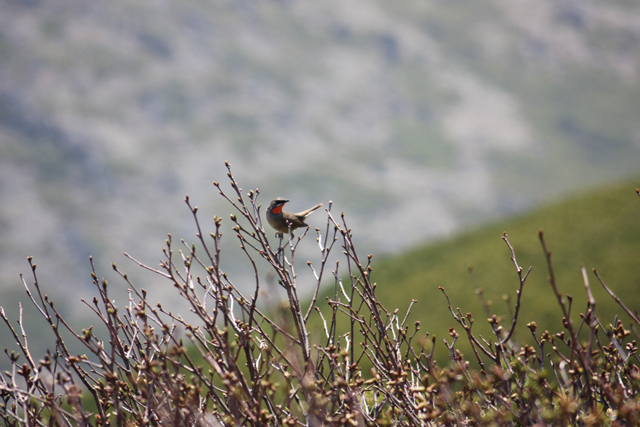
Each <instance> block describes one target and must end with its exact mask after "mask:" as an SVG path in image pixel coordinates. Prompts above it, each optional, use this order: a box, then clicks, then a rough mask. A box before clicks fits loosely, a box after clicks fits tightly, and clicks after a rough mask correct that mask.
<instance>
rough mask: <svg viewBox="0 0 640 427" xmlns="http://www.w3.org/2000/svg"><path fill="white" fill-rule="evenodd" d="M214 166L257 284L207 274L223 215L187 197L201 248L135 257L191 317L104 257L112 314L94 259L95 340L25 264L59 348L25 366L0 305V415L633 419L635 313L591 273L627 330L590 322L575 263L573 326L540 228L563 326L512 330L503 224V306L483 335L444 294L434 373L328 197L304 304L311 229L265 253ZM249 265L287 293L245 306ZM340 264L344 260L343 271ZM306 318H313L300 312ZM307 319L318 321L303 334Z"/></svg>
mask: <svg viewBox="0 0 640 427" xmlns="http://www.w3.org/2000/svg"><path fill="white" fill-rule="evenodd" d="M227 167H228V168H229V173H228V176H229V179H230V183H231V187H232V189H233V193H235V194H234V195H229V194H227V193H225V192H224V191H223V190H222V189H221V187H220V186H219V184H218V183H214V185H215V186H216V187H217V188H218V190H219V191H220V194H221V196H222V197H224V198H225V199H226V200H227V201H228V202H229V203H230V204H231V205H232V206H233V207H234V208H235V209H236V211H237V214H235V215H232V216H231V221H232V222H233V224H234V228H233V229H234V231H235V233H236V236H237V238H238V242H239V245H240V247H241V249H242V251H243V252H244V254H246V256H247V259H248V260H249V262H250V265H251V266H252V267H253V270H254V273H255V288H254V291H253V293H252V294H251V295H244V294H243V293H242V292H241V291H240V289H239V288H238V287H237V286H236V285H235V284H234V283H233V281H232V279H231V278H230V277H228V276H227V275H226V274H225V273H224V272H223V271H221V270H220V268H219V265H220V263H219V261H220V253H221V247H220V238H221V223H222V221H221V220H220V219H219V218H217V217H216V219H215V231H214V232H213V233H211V234H210V235H208V236H205V235H203V233H202V230H201V227H200V223H199V220H198V216H197V211H198V208H197V207H192V205H191V204H190V201H189V198H188V197H187V198H186V203H187V205H188V207H189V209H190V210H191V212H192V214H193V219H194V221H195V224H196V226H197V230H198V233H197V238H198V240H199V244H198V245H192V246H187V245H185V247H186V250H185V251H184V252H183V251H181V250H180V251H178V252H176V249H174V245H173V240H172V238H171V236H170V235H169V238H168V240H167V246H166V248H164V255H165V259H164V261H163V262H161V264H160V267H159V268H153V267H150V266H146V265H143V264H141V263H138V264H140V265H141V266H142V267H143V268H146V269H148V270H151V271H152V272H153V273H155V274H156V275H158V276H159V277H161V278H162V279H163V280H166V281H168V282H170V283H171V284H172V285H173V286H174V287H175V291H176V293H177V295H179V296H180V297H181V298H183V299H184V300H185V301H186V302H187V303H188V304H189V307H190V310H191V311H192V312H193V315H192V316H191V317H193V318H194V319H195V321H192V320H189V321H188V320H186V318H185V317H182V316H180V315H178V314H174V313H172V312H171V311H169V310H168V309H167V308H165V307H163V306H162V305H160V304H157V305H153V304H150V303H149V302H148V299H147V292H146V290H144V289H140V288H138V287H137V286H136V285H134V284H133V283H131V281H130V280H129V278H128V277H127V275H126V274H124V273H121V272H120V271H119V270H118V268H117V267H116V266H115V265H114V266H113V268H114V270H115V271H116V272H118V274H120V276H121V277H122V280H124V281H125V282H126V284H127V286H128V287H129V288H130V295H131V296H130V298H129V301H128V302H127V304H126V305H125V308H124V309H121V308H119V307H117V306H116V305H115V303H114V301H112V300H111V299H110V298H109V296H108V293H107V289H108V288H107V283H106V281H105V280H104V279H103V280H99V278H98V276H97V275H96V273H95V269H94V270H93V272H92V277H93V282H94V284H95V286H96V290H97V292H98V296H97V297H95V298H94V300H93V304H92V309H93V311H94V313H95V316H96V317H97V318H98V319H99V320H100V322H101V323H103V324H104V326H105V327H106V330H107V335H106V336H105V337H99V336H97V335H98V334H97V333H94V331H93V329H92V328H87V329H83V330H82V331H81V332H76V331H74V330H73V329H72V328H71V327H70V326H69V325H68V324H67V322H66V321H65V320H64V319H63V318H62V316H60V315H59V313H58V311H57V310H56V308H55V307H54V304H53V301H51V300H50V299H49V298H48V297H47V296H46V295H45V294H43V292H42V290H41V288H40V285H39V283H38V278H37V276H36V273H35V270H36V268H35V264H33V263H32V260H31V259H29V262H30V263H31V266H32V274H33V288H34V290H35V292H34V293H32V292H31V291H30V288H29V287H28V286H27V293H28V295H29V297H30V298H31V302H32V303H33V304H34V305H35V306H36V307H37V308H38V309H39V312H40V313H41V314H42V316H43V318H44V319H45V320H46V322H47V323H48V324H49V326H50V327H51V330H52V332H53V334H55V337H56V347H55V349H53V350H51V351H50V352H48V353H47V355H46V356H45V357H44V358H43V359H42V360H39V361H37V362H36V361H35V360H34V358H33V357H32V355H31V353H30V350H29V347H28V343H27V339H26V334H25V333H24V331H23V330H20V329H21V325H22V323H21V320H20V321H19V326H20V328H18V329H15V328H14V327H13V326H12V324H11V323H10V321H9V320H8V319H7V317H6V315H5V314H4V310H1V308H0V315H1V316H2V318H3V319H4V321H5V323H6V325H7V327H8V328H9V330H10V332H11V333H12V334H13V336H14V338H15V340H16V342H17V344H18V349H19V351H18V352H12V353H11V354H9V353H8V352H7V355H8V357H9V358H10V361H11V364H12V367H13V370H12V371H11V372H5V373H4V374H3V375H2V376H1V377H0V418H2V420H3V421H4V423H5V425H7V426H23V425H24V426H27V425H28V426H32V425H61V426H63V425H64V426H66V425H74V426H75V425H91V426H101V425H119V426H120V425H140V426H147V425H153V426H169V425H174V426H186V425H197V426H208V425H211V426H218V425H255V426H262V425H265V426H268V425H278V426H280V425H308V426H319V425H391V424H393V425H474V426H485V425H486V426H489V425H518V426H525V425H527V426H528V425H541V426H542V425H554V426H563V425H584V426H587V425H612V426H613V425H615V426H618V425H619V426H627V425H628V426H631V425H638V423H640V405H639V399H638V392H639V391H640V371H639V369H638V367H637V366H636V365H635V364H634V363H637V361H638V355H637V346H636V341H635V340H632V339H631V337H632V334H633V335H636V336H637V329H636V328H637V325H639V324H640V319H638V315H637V313H635V312H632V311H631V310H630V309H628V308H627V307H625V306H624V304H623V303H622V301H620V299H619V298H618V297H617V296H615V295H614V294H613V292H611V290H609V289H608V287H606V285H605V283H604V282H603V281H602V280H601V278H600V277H599V276H598V274H597V272H595V271H594V273H595V277H596V278H597V280H598V281H599V282H600V284H601V285H602V286H603V287H604V288H605V289H606V290H607V292H608V293H609V294H610V295H611V296H612V297H613V298H614V299H615V300H616V301H617V302H618V303H619V305H620V307H621V309H622V310H623V311H624V312H626V314H628V315H629V316H630V318H631V319H632V321H633V322H634V324H633V327H632V328H631V330H627V329H625V327H624V325H623V323H622V322H621V321H619V320H618V321H616V322H615V324H614V325H608V326H605V325H603V324H601V322H600V321H599V319H598V317H597V315H596V301H595V300H594V298H593V296H592V293H591V288H590V284H589V279H588V274H587V272H586V270H585V269H584V267H583V268H582V270H583V277H584V284H585V291H586V293H587V295H588V297H589V298H588V304H587V307H586V308H585V310H584V313H581V314H580V322H577V323H574V322H573V321H572V320H571V310H572V299H571V297H569V296H568V295H563V294H562V293H561V292H560V290H559V289H558V287H557V284H556V282H555V278H554V271H553V265H552V262H551V252H550V251H549V250H548V249H547V247H546V243H545V240H544V235H543V233H542V232H540V241H541V244H542V248H543V251H544V253H545V255H546V259H547V268H548V271H549V282H550V284H551V286H552V288H553V291H554V294H555V296H556V300H557V304H558V307H559V309H560V310H561V312H562V315H563V322H562V325H561V327H560V328H559V331H560V332H558V333H555V334H552V333H550V332H549V331H546V330H545V331H543V332H540V331H538V330H537V327H536V324H535V323H534V322H532V323H529V324H527V325H526V326H527V328H528V329H529V331H530V333H531V334H532V336H533V339H534V341H535V343H536V345H535V346H529V345H522V346H521V345H519V344H518V343H517V342H515V341H514V339H513V336H514V331H515V330H516V328H518V327H521V325H519V324H518V314H519V310H520V307H521V304H524V303H526V300H525V299H524V298H523V290H524V288H525V283H526V279H527V274H528V271H525V270H524V269H523V268H522V267H520V266H519V265H518V262H517V259H516V254H515V252H514V250H513V248H512V246H511V244H510V243H509V240H508V236H507V235H506V233H505V234H504V236H503V239H504V241H505V243H506V245H507V246H508V248H509V249H510V250H511V259H512V261H513V264H514V267H515V272H516V274H517V275H518V277H519V279H520V289H519V291H518V295H517V299H516V302H515V307H514V310H513V316H512V317H511V318H510V319H502V318H500V317H498V316H495V315H492V314H491V312H490V311H489V306H485V307H486V310H487V315H488V320H489V323H490V325H491V327H492V330H493V337H492V338H490V339H488V340H487V339H485V338H483V337H481V336H478V335H476V334H475V333H474V331H473V323H474V319H473V318H472V316H471V315H470V314H463V313H462V312H461V311H460V310H459V309H457V310H455V309H453V308H452V307H451V305H450V304H449V310H450V312H451V315H452V316H453V319H454V321H455V322H456V323H457V324H458V325H459V328H461V329H460V330H461V331H462V334H463V335H464V336H465V337H466V339H468V340H469V342H470V343H471V346H472V349H473V354H472V357H471V358H465V356H464V355H463V354H462V353H460V351H459V350H457V349H456V342H457V340H458V339H459V338H460V334H459V333H458V332H457V331H456V329H454V328H451V329H450V330H449V335H450V337H449V338H448V339H447V340H444V345H446V347H447V348H448V350H449V353H450V356H451V357H450V362H447V364H446V365H447V366H442V367H441V366H438V364H437V363H436V361H435V359H434V357H433V349H434V346H435V345H436V340H435V338H434V337H430V336H429V334H428V333H424V332H422V331H421V329H420V324H419V322H416V323H414V324H412V325H409V324H407V318H408V315H409V312H407V313H406V314H401V313H398V310H395V311H390V310H388V309H386V308H385V307H384V306H383V305H382V304H381V303H380V301H379V300H378V299H377V297H376V284H375V283H373V282H372V280H371V273H372V268H371V259H372V257H371V255H369V256H367V257H366V258H363V259H361V258H360V257H359V255H358V254H357V252H356V249H355V247H354V245H353V240H352V235H351V230H350V229H349V228H348V226H347V224H346V221H345V218H344V215H341V216H340V217H339V218H336V217H334V215H333V214H332V212H331V204H330V205H329V208H328V209H327V210H326V212H327V218H328V220H327V226H326V229H325V230H323V232H321V230H320V229H316V230H315V231H316V234H317V242H318V245H319V248H320V261H319V263H318V264H317V265H313V264H312V263H311V262H308V263H307V264H308V267H309V268H310V271H311V272H312V273H313V275H314V277H315V280H316V285H315V292H314V294H313V296H312V297H311V301H310V302H308V303H304V302H303V301H302V300H301V298H300V297H299V295H298V282H297V273H296V268H295V266H294V259H295V254H296V249H297V248H298V245H299V244H300V242H301V241H302V240H303V239H304V238H305V237H306V236H307V234H308V232H309V229H307V230H306V231H304V232H303V233H302V235H301V236H299V237H294V236H293V235H292V234H289V236H288V237H289V238H288V240H286V241H285V240H283V237H282V236H280V238H279V240H278V244H277V247H275V248H274V247H272V246H271V244H270V243H269V239H268V237H267V236H268V235H269V234H271V231H268V230H265V228H264V226H263V223H262V218H261V216H260V210H261V206H260V205H259V204H258V196H259V194H260V193H259V191H258V190H255V191H250V192H249V193H248V194H247V195H245V194H243V193H242V190H241V189H240V187H239V185H238V183H237V182H236V180H235V179H234V177H233V176H232V174H231V169H230V167H229V165H228V164H227ZM233 193H231V194H233ZM236 197H237V198H236ZM285 237H286V236H285ZM183 243H184V242H183ZM283 243H284V244H283ZM338 246H340V247H341V249H342V254H341V255H340V257H341V262H337V263H336V264H335V269H334V270H332V271H330V272H329V270H330V267H329V256H330V254H333V253H334V251H335V250H336V247H338ZM260 259H261V260H264V261H265V262H266V264H267V269H268V270H269V271H270V273H271V274H272V275H273V276H274V277H275V278H276V281H277V284H278V286H280V287H281V288H282V289H283V290H284V292H285V293H286V300H285V302H284V303H283V304H281V305H280V306H278V307H269V306H264V305H263V304H258V303H259V301H258V300H259V295H260V290H261V287H264V284H263V282H262V280H261V279H260V277H263V274H264V272H261V271H260V270H261V266H260V265H259V260H260ZM136 262H137V261H136ZM92 265H93V264H92ZM340 267H342V268H346V270H347V272H346V273H345V274H344V275H342V273H340V272H339V269H340ZM328 275H330V276H332V278H333V282H334V293H333V295H332V297H331V298H327V301H326V304H325V303H324V302H323V303H322V304H321V303H320V302H319V301H318V295H319V290H320V284H321V282H323V278H324V277H325V276H328ZM341 277H343V278H345V280H343V279H342V278H341ZM23 281H24V283H25V286H26V280H25V279H23ZM441 289H442V292H443V293H444V295H445V298H446V301H448V297H447V296H446V293H445V290H444V289H443V288H441ZM479 296H480V298H482V295H481V294H479ZM443 301H444V300H443ZM412 306H413V302H412V304H411V306H410V308H409V311H411V307H412ZM321 307H322V310H321ZM313 316H315V318H316V320H317V322H316V323H313V322H311V318H312V317H313ZM314 324H317V325H319V326H320V327H319V328H318V329H319V330H312V327H311V325H314ZM62 330H67V331H69V332H70V333H71V334H72V335H73V337H74V339H76V340H77V341H78V342H80V343H82V345H83V346H84V348H85V349H86V354H71V352H70V351H69V350H68V346H67V344H66V343H65V341H64V340H63V338H62V335H61V331H62ZM180 330H183V331H184V333H185V334H184V335H185V337H186V338H187V339H188V341H187V342H184V339H183V338H180V335H181V334H180V332H179V331H180ZM345 330H346V331H347V332H346V333H342V332H341V331H345ZM21 359H22V360H23V361H21Z"/></svg>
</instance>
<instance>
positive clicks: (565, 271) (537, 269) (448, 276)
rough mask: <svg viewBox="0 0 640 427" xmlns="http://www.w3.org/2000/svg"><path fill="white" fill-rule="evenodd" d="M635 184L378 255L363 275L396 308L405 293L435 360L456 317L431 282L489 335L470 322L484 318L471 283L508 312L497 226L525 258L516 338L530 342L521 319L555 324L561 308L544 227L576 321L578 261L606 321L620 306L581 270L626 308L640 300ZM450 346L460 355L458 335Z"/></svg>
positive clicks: (509, 274) (508, 283)
mask: <svg viewBox="0 0 640 427" xmlns="http://www.w3.org/2000/svg"><path fill="white" fill-rule="evenodd" d="M638 182H640V179H636V180H634V181H630V182H626V183H623V184H620V185H616V186H612V187H607V188H604V189H602V190H600V191H594V192H590V193H588V194H584V195H582V196H579V197H573V198H570V199H567V200H564V201H562V202H559V203H554V204H549V205H547V206H545V207H542V208H540V209H537V210H535V211H533V212H530V213H527V214H525V215H522V216H520V217H517V218H515V219H511V220H508V221H500V222H495V223H492V224H487V225H485V226H483V227H480V228H478V229H475V230H472V231H469V232H466V233H464V234H462V235H459V236H456V237H454V238H452V239H450V240H445V241H442V242H439V243H436V244H429V245H426V246H423V247H420V248H416V249H412V250H409V251H406V252H405V253H402V254H400V255H397V256H394V257H391V258H387V259H383V260H378V261H377V262H374V264H373V267H374V272H373V274H372V279H373V281H374V282H376V283H377V284H378V287H377V296H378V298H379V299H380V301H382V303H383V304H384V305H385V306H386V307H398V308H400V310H401V312H402V310H406V308H407V307H408V305H409V303H410V299H416V300H418V302H417V303H416V304H415V305H414V308H413V309H412V313H411V316H410V318H411V319H412V320H420V321H421V323H422V328H423V329H424V330H426V331H428V332H430V333H432V334H436V335H437V336H438V340H437V344H436V355H437V356H438V358H439V359H441V360H442V359H443V358H445V357H448V350H447V349H446V348H445V346H444V345H443V344H442V340H441V339H442V338H444V337H447V338H448V328H449V327H451V326H457V325H456V323H455V321H454V320H453V318H452V317H451V314H450V312H449V309H448V307H447V304H446V299H445V297H444V295H442V293H441V292H440V290H439V289H438V287H439V286H443V287H444V288H445V290H446V292H447V293H448V294H449V297H450V299H451V304H452V306H453V308H456V307H460V309H461V310H462V312H463V313H466V312H471V313H472V314H473V316H474V318H476V320H477V322H476V324H475V325H474V328H477V330H478V331H481V334H482V335H483V336H485V337H489V336H490V327H489V325H488V323H486V322H484V321H480V319H484V318H486V317H487V316H486V315H485V313H484V310H483V308H482V305H481V304H480V301H479V299H478V298H475V297H473V291H474V285H473V282H474V281H475V282H477V286H478V287H479V288H480V289H481V290H483V295H484V298H485V299H486V300H490V301H492V304H491V310H492V311H493V312H494V313H496V314H499V315H505V316H507V318H508V317H509V315H510V314H511V313H512V312H513V307H514V305H515V298H516V291H517V289H518V286H519V281H518V276H517V274H516V269H515V267H514V265H513V263H512V262H511V260H510V257H511V253H510V251H509V248H508V247H507V245H506V244H505V243H504V242H503V240H502V238H501V237H502V233H503V232H507V233H508V237H509V241H510V242H511V244H512V245H513V247H514V249H515V252H516V257H517V261H518V263H519V265H520V266H521V267H523V268H524V269H525V271H526V269H527V268H528V267H529V266H533V268H532V270H531V273H530V275H529V277H528V279H527V281H526V284H525V287H524V291H523V301H524V304H523V307H522V312H521V315H520V322H521V323H520V329H519V330H518V331H517V332H516V339H517V340H522V341H523V342H529V341H530V338H531V337H530V333H529V331H528V330H527V329H525V328H523V325H525V324H526V323H528V322H531V321H536V323H537V325H538V328H539V329H541V330H545V329H548V330H549V331H550V332H551V333H555V332H558V330H557V329H558V326H559V325H560V324H561V323H560V321H559V320H560V319H561V314H560V310H559V308H558V303H557V302H556V301H555V297H554V294H553V291H552V288H551V286H550V285H549V283H548V281H547V277H548V275H549V273H548V271H547V269H546V262H545V257H544V253H543V251H542V248H541V245H540V241H539V239H538V231H539V230H540V229H544V234H545V238H546V241H547V245H548V248H549V249H550V250H551V251H552V252H553V257H552V259H553V263H554V268H555V272H556V278H557V283H558V286H559V288H560V291H561V292H563V293H567V294H569V295H572V296H573V307H574V308H573V310H572V318H573V319H574V321H579V313H584V311H585V307H586V301H587V298H586V293H585V287H584V283H583V279H582V273H581V270H580V266H581V263H584V265H585V267H586V268H587V271H589V273H590V280H591V281H592V282H594V283H592V289H593V292H594V295H595V297H596V300H597V301H598V306H597V313H598V317H599V318H600V319H601V321H602V322H603V323H604V324H605V325H608V323H614V319H615V316H616V315H619V314H620V313H621V310H620V308H619V307H618V305H617V304H616V303H615V302H614V301H613V300H612V299H611V298H610V297H608V296H607V295H606V293H605V291H604V290H603V289H602V287H601V286H600V284H598V282H597V280H596V278H595V276H593V274H592V273H591V269H592V268H596V269H597V270H598V272H599V273H600V274H601V276H602V278H603V280H604V281H605V283H606V284H607V285H609V286H610V287H611V288H612V290H613V291H614V292H615V293H616V294H617V295H619V296H624V300H625V302H626V304H627V305H628V306H629V307H631V308H632V309H635V308H637V307H640V292H638V290H640V276H639V275H638V259H639V258H638V255H640V251H639V245H638V242H640V221H638V218H639V217H640V200H639V199H638V197H637V196H636V195H635V194H634V189H635V188H636V186H638ZM425 221H428V218H425ZM374 259H375V258H374ZM469 268H472V275H470V274H469ZM505 296H507V297H508V299H509V301H508V302H507V303H505V301H504V298H505ZM621 318H622V319H626V318H625V317H621ZM625 323H626V320H625ZM459 348H460V349H462V351H463V353H465V355H470V353H469V351H470V347H469V346H468V344H467V343H466V342H461V344H460V346H459Z"/></svg>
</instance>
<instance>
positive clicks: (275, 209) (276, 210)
mask: <svg viewBox="0 0 640 427" xmlns="http://www.w3.org/2000/svg"><path fill="white" fill-rule="evenodd" d="M283 207H284V203H283V204H281V205H278V206H276V207H275V208H273V209H271V212H273V213H274V214H276V215H278V214H279V213H280V212H282V208H283Z"/></svg>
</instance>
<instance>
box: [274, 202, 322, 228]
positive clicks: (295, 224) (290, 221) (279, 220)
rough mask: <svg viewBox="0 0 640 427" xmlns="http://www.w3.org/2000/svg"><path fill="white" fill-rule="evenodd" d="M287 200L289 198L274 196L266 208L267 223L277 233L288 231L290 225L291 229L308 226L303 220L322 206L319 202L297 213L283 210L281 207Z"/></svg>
mask: <svg viewBox="0 0 640 427" xmlns="http://www.w3.org/2000/svg"><path fill="white" fill-rule="evenodd" d="M288 201H289V200H287V199H285V198H283V197H276V198H275V199H273V200H272V201H271V203H270V204H269V208H267V221H269V225H271V227H273V228H275V230H276V231H277V232H278V233H283V234H284V233H289V227H291V231H293V230H295V229H296V228H300V227H308V225H307V224H305V222H304V220H305V219H307V217H308V216H309V215H311V213H312V212H313V211H315V210H316V209H318V208H320V207H322V203H320V204H319V205H315V206H314V207H312V208H311V209H307V210H306V211H302V212H298V213H291V212H285V211H283V210H282V208H283V207H284V204H285V203H287V202H288Z"/></svg>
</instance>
